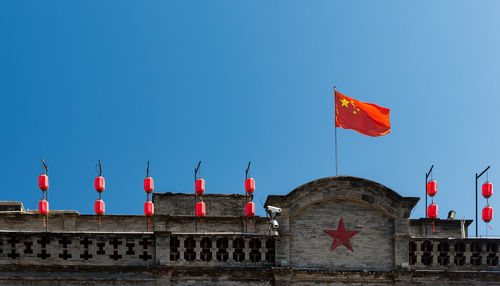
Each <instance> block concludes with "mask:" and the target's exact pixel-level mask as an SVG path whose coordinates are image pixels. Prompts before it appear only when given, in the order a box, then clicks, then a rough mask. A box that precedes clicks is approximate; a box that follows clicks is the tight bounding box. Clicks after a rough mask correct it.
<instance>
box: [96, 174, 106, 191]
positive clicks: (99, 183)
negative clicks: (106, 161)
mask: <svg viewBox="0 0 500 286" xmlns="http://www.w3.org/2000/svg"><path fill="white" fill-rule="evenodd" d="M105 187H106V184H105V182H104V177H103V176H97V177H96V178H95V180H94V188H95V190H96V191H98V192H99V193H100V192H102V191H104V188H105Z"/></svg>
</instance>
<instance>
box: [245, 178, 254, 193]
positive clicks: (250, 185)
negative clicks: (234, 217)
mask: <svg viewBox="0 0 500 286" xmlns="http://www.w3.org/2000/svg"><path fill="white" fill-rule="evenodd" d="M245 191H246V192H247V193H249V194H251V193H253V192H254V191H255V180H254V179H253V178H248V179H246V180H245Z"/></svg>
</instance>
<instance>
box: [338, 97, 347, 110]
mask: <svg viewBox="0 0 500 286" xmlns="http://www.w3.org/2000/svg"><path fill="white" fill-rule="evenodd" d="M340 101H342V106H345V107H347V108H349V105H348V104H349V100H346V99H345V98H342V99H341V100H340Z"/></svg>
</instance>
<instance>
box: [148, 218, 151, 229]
mask: <svg viewBox="0 0 500 286" xmlns="http://www.w3.org/2000/svg"><path fill="white" fill-rule="evenodd" d="M150 227H151V220H150V219H149V217H148V228H150Z"/></svg>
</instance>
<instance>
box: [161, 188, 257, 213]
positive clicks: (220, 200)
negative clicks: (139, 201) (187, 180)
mask: <svg viewBox="0 0 500 286" xmlns="http://www.w3.org/2000/svg"><path fill="white" fill-rule="evenodd" d="M202 199H203V202H205V205H206V215H207V216H230V217H240V216H244V215H245V204H246V203H247V202H248V201H249V197H248V196H246V195H236V194H232V195H225V194H205V195H203V196H202ZM197 202H199V199H197V196H196V195H195V194H182V193H153V203H154V204H155V212H156V213H157V214H162V215H186V216H194V215H195V204H196V203H197Z"/></svg>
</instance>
